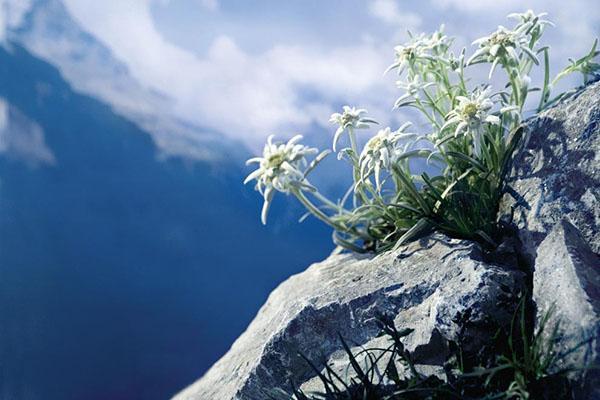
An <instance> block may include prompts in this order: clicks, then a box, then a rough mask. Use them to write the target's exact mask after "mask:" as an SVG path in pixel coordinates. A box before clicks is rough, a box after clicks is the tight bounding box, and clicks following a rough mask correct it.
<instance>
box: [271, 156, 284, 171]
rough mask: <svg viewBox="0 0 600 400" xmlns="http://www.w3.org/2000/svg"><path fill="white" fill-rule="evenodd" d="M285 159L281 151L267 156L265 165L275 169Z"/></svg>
mask: <svg viewBox="0 0 600 400" xmlns="http://www.w3.org/2000/svg"><path fill="white" fill-rule="evenodd" d="M284 161H285V157H284V155H283V154H282V153H276V154H272V155H270V156H269V158H268V159H267V165H268V167H269V168H273V169H277V168H279V167H281V164H283V162H284Z"/></svg>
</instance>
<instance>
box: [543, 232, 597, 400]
mask: <svg viewBox="0 0 600 400" xmlns="http://www.w3.org/2000/svg"><path fill="white" fill-rule="evenodd" d="M533 300H534V301H535V303H536V305H537V314H538V316H537V320H538V321H540V320H541V319H542V318H543V317H544V316H545V315H546V313H548V312H550V310H551V309H552V310H553V311H552V313H551V314H550V318H549V320H548V325H549V326H550V327H551V328H552V327H553V326H554V325H556V323H559V327H560V335H559V338H558V341H557V345H558V347H557V350H558V351H559V352H561V353H567V352H570V351H571V350H572V349H575V348H577V350H576V351H573V352H570V354H569V355H568V356H567V357H565V359H564V360H562V361H561V362H560V363H558V364H557V365H556V369H560V368H565V367H569V366H575V367H584V366H587V365H590V364H594V365H596V366H597V365H600V257H598V255H597V254H595V253H594V252H593V251H592V250H591V249H590V247H589V246H588V244H587V243H586V242H585V240H584V238H583V236H582V235H581V233H580V232H579V231H578V230H577V228H575V227H574V226H573V225H572V224H571V223H569V222H568V221H567V220H563V221H561V222H560V223H558V224H557V225H556V226H555V227H554V229H553V230H552V231H551V232H550V234H549V235H548V236H547V237H546V238H545V239H544V241H543V242H542V243H541V245H540V246H539V248H538V250H537V257H536V258H535V271H534V273H533ZM547 332H548V331H547ZM590 339H591V341H590V342H589V343H587V344H586V345H584V346H581V345H580V344H581V343H585V342H586V341H588V340H590ZM578 346H579V348H578ZM585 372H586V371H579V373H577V374H576V375H580V376H583V375H585ZM599 378H600V374H598V371H590V375H589V376H588V377H587V379H586V380H587V382H588V384H589V386H593V385H591V383H592V382H594V381H595V382H600V379H599ZM596 391H597V392H596V393H594V394H593V395H591V397H588V398H590V399H598V398H600V388H596ZM578 398H580V397H578ZM581 398H583V397H581Z"/></svg>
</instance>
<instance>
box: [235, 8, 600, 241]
mask: <svg viewBox="0 0 600 400" xmlns="http://www.w3.org/2000/svg"><path fill="white" fill-rule="evenodd" d="M509 18H510V19H512V20H514V21H515V22H516V24H515V25H514V26H513V27H511V28H507V27H502V26H500V27H499V28H498V29H497V30H496V31H495V32H492V33H491V34H490V35H488V36H486V37H483V38H480V39H477V40H475V41H474V42H473V45H474V46H476V48H475V49H474V51H473V52H472V54H471V55H470V56H469V55H468V53H469V51H468V50H467V49H464V48H463V49H453V43H454V39H453V38H452V37H449V36H447V35H446V34H445V33H444V27H443V26H442V27H440V29H438V30H437V31H435V32H433V33H431V34H419V35H413V34H411V33H409V36H410V39H409V41H408V43H406V44H402V45H398V46H396V47H395V48H394V61H393V63H392V64H391V65H390V67H389V68H388V69H387V70H386V72H388V71H391V70H394V71H395V73H397V75H398V79H397V82H396V86H397V87H398V89H399V90H400V91H401V93H400V95H399V97H398V99H397V100H396V101H395V103H394V105H393V109H394V110H398V109H404V108H407V107H408V108H412V109H414V110H416V111H417V114H416V115H417V116H419V118H421V119H422V121H421V122H423V121H424V122H425V130H426V132H422V133H419V132H414V133H413V132H407V129H408V127H409V126H411V124H410V123H408V122H407V123H404V124H403V125H402V126H401V127H400V128H394V127H388V128H385V129H381V130H379V131H378V132H376V133H375V134H374V135H373V136H372V137H371V138H370V139H368V140H367V141H366V144H365V145H364V146H363V147H362V148H360V147H359V142H358V141H357V137H356V130H359V129H361V130H368V129H371V128H372V126H373V125H374V124H376V123H377V122H376V121H375V120H373V119H371V118H369V117H368V116H367V111H366V110H365V109H361V108H355V107H350V106H344V107H343V110H342V112H339V113H334V114H332V115H331V118H330V122H332V123H334V124H336V125H337V126H338V127H337V129H336V131H335V133H334V134H333V146H332V148H333V152H337V157H338V159H342V158H345V159H346V160H347V161H348V162H349V163H350V165H351V172H352V180H353V182H352V184H351V185H350V187H349V188H348V190H347V192H346V194H345V195H343V196H341V197H340V198H339V199H337V200H336V201H332V200H330V199H328V198H327V197H325V196H324V195H323V194H321V193H320V192H319V190H318V189H317V188H316V187H314V186H313V185H312V184H311V183H310V182H309V181H308V175H309V174H310V173H311V172H312V171H313V170H314V169H315V168H317V167H318V166H319V164H320V162H321V161H322V160H323V159H324V158H325V157H326V156H327V155H328V154H329V153H330V151H328V150H327V151H324V152H321V153H319V152H318V150H317V149H314V148H310V147H306V146H304V145H301V144H299V141H300V139H301V137H300V136H295V137H293V138H292V139H291V140H290V141H289V142H287V143H274V142H273V139H272V137H269V139H268V141H267V144H266V145H265V149H264V152H263V156H262V157H257V158H253V159H250V160H249V161H248V162H249V163H258V165H259V168H258V169H257V170H256V171H254V172H252V173H251V174H250V175H249V176H248V177H247V178H246V182H249V181H252V180H256V189H257V190H258V191H259V192H260V193H261V194H262V195H263V197H264V206H263V211H262V221H263V223H265V222H266V217H267V212H268V209H269V205H270V204H271V202H272V199H273V195H274V193H275V192H276V191H279V192H282V193H286V194H292V195H294V196H295V197H296V198H297V199H298V200H299V201H300V202H301V203H302V205H303V206H304V207H305V208H306V209H307V211H308V213H309V214H310V215H313V216H315V217H317V218H318V219H320V220H321V221H323V222H325V223H327V224H328V225H329V226H331V227H332V228H333V229H334V234H333V239H334V242H335V243H336V244H337V245H339V246H341V247H343V248H345V249H349V250H352V251H359V252H365V251H373V252H382V251H386V250H389V249H392V248H394V247H396V246H399V245H401V244H403V243H406V242H407V241H410V240H414V239H416V238H419V237H421V236H423V235H424V234H426V233H428V232H431V231H432V230H438V231H441V232H444V233H445V234H447V235H449V236H452V237H458V238H464V239H471V240H476V241H478V242H479V243H482V244H483V245H484V246H485V247H488V248H493V247H495V246H496V242H497V240H498V238H499V237H500V236H501V234H502V232H501V227H500V226H499V224H498V222H497V220H496V216H497V211H498V207H499V202H500V198H501V197H502V195H503V194H504V193H505V192H506V189H507V188H506V176H507V174H508V171H509V170H510V166H511V162H512V160H513V158H514V155H515V152H516V151H517V150H518V148H519V144H520V142H521V138H522V136H523V134H524V132H523V129H524V127H523V125H522V121H523V109H524V106H525V104H526V102H527V101H528V98H529V97H530V94H531V93H534V92H539V93H540V96H539V103H538V107H537V109H538V111H541V110H543V109H544V108H546V107H548V106H549V105H551V104H553V103H554V102H556V101H557V100H559V99H560V98H562V96H563V94H559V95H558V96H556V97H554V98H552V97H551V91H552V88H553V87H555V85H556V83H557V82H558V81H559V80H560V79H562V78H563V77H565V76H567V75H569V74H571V73H574V72H578V73H581V74H582V75H583V77H584V83H587V82H589V81H591V80H592V79H593V78H594V76H596V75H597V74H598V73H600V64H598V62H597V57H598V55H599V54H600V51H598V50H596V48H597V40H596V41H595V42H594V44H593V46H592V48H591V50H590V52H589V53H588V54H586V55H585V56H583V57H582V58H579V59H577V60H571V63H570V65H568V66H567V67H566V68H565V69H564V70H562V71H561V72H559V73H558V74H557V75H556V77H555V78H554V79H551V77H550V62H549V60H550V58H549V51H550V50H549V47H547V46H542V45H541V44H540V42H541V39H542V36H543V34H544V31H545V30H546V28H548V27H551V26H553V24H552V23H551V22H550V21H548V20H547V19H546V14H544V13H541V14H535V13H534V12H533V11H531V10H528V11H526V12H524V13H515V14H510V15H509ZM478 65H483V66H484V67H487V66H488V65H489V76H488V79H491V76H492V75H493V74H494V73H495V74H496V78H501V77H503V79H504V82H502V83H501V85H500V86H498V87H497V88H494V87H493V86H492V85H491V82H489V81H488V82H474V81H473V79H472V77H470V76H469V72H470V71H471V69H472V68H475V67H477V66H478ZM533 68H541V69H542V71H543V76H544V79H543V82H541V84H540V85H538V86H539V87H536V84H535V83H534V82H532V80H531V76H532V70H533ZM500 71H502V73H501V72H500ZM419 126H423V124H420V125H419ZM344 133H347V135H348V139H349V147H348V146H347V147H343V148H339V146H338V145H339V143H340V141H341V140H342V137H343V136H344ZM313 157H314V158H313ZM311 158H312V159H311ZM427 164H433V165H434V166H435V167H436V168H434V170H437V171H439V172H437V173H436V174H434V175H433V176H430V175H428V174H427V173H425V172H422V171H423V170H424V166H425V165H427Z"/></svg>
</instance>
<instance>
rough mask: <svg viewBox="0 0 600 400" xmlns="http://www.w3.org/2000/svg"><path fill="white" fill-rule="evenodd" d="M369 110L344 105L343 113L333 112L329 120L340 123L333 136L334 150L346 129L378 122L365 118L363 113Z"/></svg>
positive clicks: (366, 126)
mask: <svg viewBox="0 0 600 400" xmlns="http://www.w3.org/2000/svg"><path fill="white" fill-rule="evenodd" d="M366 113H367V110H365V109H362V108H359V109H357V108H355V107H350V106H344V107H343V112H342V113H333V114H331V117H330V118H329V122H331V123H333V124H337V125H339V127H338V128H337V130H336V131H335V135H334V136H333V150H334V151H336V147H337V142H338V140H339V139H340V136H341V135H342V133H343V132H344V131H345V130H346V129H367V128H369V124H376V123H377V121H375V120H373V119H370V118H364V117H362V116H361V115H362V114H366Z"/></svg>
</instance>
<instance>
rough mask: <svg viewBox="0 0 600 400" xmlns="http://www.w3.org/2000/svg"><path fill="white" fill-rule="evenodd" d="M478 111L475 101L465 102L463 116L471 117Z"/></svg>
mask: <svg viewBox="0 0 600 400" xmlns="http://www.w3.org/2000/svg"><path fill="white" fill-rule="evenodd" d="M478 111H479V107H478V106H477V104H475V103H467V104H466V105H465V106H464V107H463V111H462V113H463V116H465V117H466V118H468V119H473V118H474V117H475V116H476V115H477V112H478Z"/></svg>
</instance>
